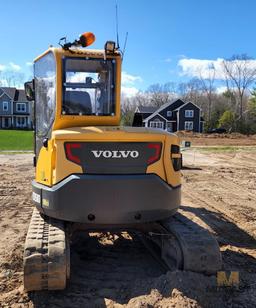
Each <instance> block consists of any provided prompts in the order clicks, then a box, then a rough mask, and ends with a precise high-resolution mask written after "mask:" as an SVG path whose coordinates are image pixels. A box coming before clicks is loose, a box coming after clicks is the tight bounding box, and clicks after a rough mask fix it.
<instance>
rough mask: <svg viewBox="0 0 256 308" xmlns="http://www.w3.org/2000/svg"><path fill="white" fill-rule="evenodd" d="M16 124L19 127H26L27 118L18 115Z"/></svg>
mask: <svg viewBox="0 0 256 308" xmlns="http://www.w3.org/2000/svg"><path fill="white" fill-rule="evenodd" d="M16 124H17V126H18V127H24V126H26V119H25V118H24V117H18V118H17V119H16Z"/></svg>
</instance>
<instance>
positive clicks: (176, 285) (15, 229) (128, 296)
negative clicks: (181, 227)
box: [0, 140, 256, 308]
mask: <svg viewBox="0 0 256 308" xmlns="http://www.w3.org/2000/svg"><path fill="white" fill-rule="evenodd" d="M222 141H223V140H222ZM215 144H217V143H216V142H215ZM183 157H184V170H182V173H183V199H182V206H181V209H180V211H181V212H183V213H187V214H189V215H191V216H196V217H197V218H199V220H200V221H201V222H202V224H203V225H204V226H205V227H207V228H208V229H209V230H210V231H211V232H212V233H213V234H214V236H216V238H217V240H218V242H219V245H220V247H221V251H222V258H223V270H224V271H238V272H239V287H238V288H234V287H217V284H216V277H215V276H205V275H202V274H196V273H192V272H182V271H174V272H166V270H165V269H164V268H162V267H161V265H160V264H159V263H158V262H156V260H155V259H154V258H153V257H152V256H151V255H150V254H149V253H148V251H146V250H145V249H144V247H143V245H142V244H141V242H140V241H139V240H138V238H137V237H136V235H134V234H127V233H120V234H111V233H108V234H102V233H93V234H90V236H88V235H86V234H80V236H79V237H78V238H77V240H76V241H75V242H73V244H72V255H71V269H72V276H71V280H70V283H69V286H68V288H67V289H66V290H64V291H59V292H53V291H52V292H31V293H29V294H27V293H26V292H24V290H23V287H22V253H23V251H22V250H23V243H24V241H25V234H26V231H27V228H28V224H29V219H30V215H31V212H32V204H31V201H30V198H31V187H30V181H31V179H32V178H33V172H34V169H33V167H32V155H31V154H18V155H0V236H1V240H0V307H131V308H133V307H255V306H256V241H255V238H256V224H255V221H256V193H255V192H256V150H250V151H248V150H247V149H246V148H245V149H244V150H239V151H236V152H231V153H230V152H228V153H227V152H223V153H219V152H218V153H213V152H204V151H201V152H200V151H199V150H196V149H193V148H191V149H189V150H187V151H185V152H184V153H183Z"/></svg>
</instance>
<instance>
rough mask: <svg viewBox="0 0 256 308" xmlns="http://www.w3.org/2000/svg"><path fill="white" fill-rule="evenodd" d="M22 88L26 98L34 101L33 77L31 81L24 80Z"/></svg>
mask: <svg viewBox="0 0 256 308" xmlns="http://www.w3.org/2000/svg"><path fill="white" fill-rule="evenodd" d="M24 88H25V94H26V97H27V100H28V101H34V100H35V89H34V79H33V80H32V81H27V82H25V83H24Z"/></svg>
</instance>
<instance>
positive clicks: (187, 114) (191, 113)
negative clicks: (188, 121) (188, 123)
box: [185, 110, 194, 118]
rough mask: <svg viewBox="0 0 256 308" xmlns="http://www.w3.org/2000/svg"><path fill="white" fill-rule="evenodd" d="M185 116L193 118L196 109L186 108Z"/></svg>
mask: <svg viewBox="0 0 256 308" xmlns="http://www.w3.org/2000/svg"><path fill="white" fill-rule="evenodd" d="M185 117H186V118H193V117H194V110H185Z"/></svg>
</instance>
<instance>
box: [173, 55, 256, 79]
mask: <svg viewBox="0 0 256 308" xmlns="http://www.w3.org/2000/svg"><path fill="white" fill-rule="evenodd" d="M223 60H224V59H222V58H217V59H216V60H207V59H188V58H184V59H180V60H179V62H178V66H179V67H180V68H181V73H180V74H181V75H183V76H188V77H199V78H204V79H207V78H210V77H212V76H213V75H214V74H215V78H216V79H220V80H224V79H225V74H224V72H223V64H222V63H223ZM234 61H235V62H239V61H240V60H234ZM243 62H244V61H243ZM246 66H247V67H248V68H249V69H256V60H246Z"/></svg>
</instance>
